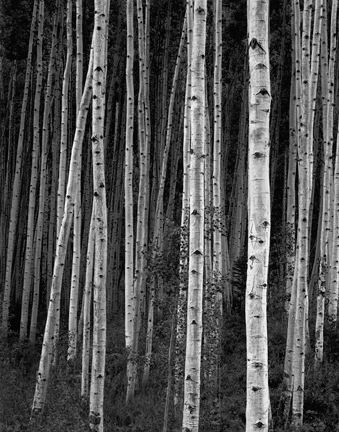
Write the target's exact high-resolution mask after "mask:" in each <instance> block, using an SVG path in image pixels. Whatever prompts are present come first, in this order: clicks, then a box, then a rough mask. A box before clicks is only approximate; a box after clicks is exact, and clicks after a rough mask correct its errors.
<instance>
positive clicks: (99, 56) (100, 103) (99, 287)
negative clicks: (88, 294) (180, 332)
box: [89, 0, 110, 432]
mask: <svg viewBox="0 0 339 432" xmlns="http://www.w3.org/2000/svg"><path fill="white" fill-rule="evenodd" d="M109 11H110V0H95V17H94V34H93V39H94V40H93V105H92V139H91V141H92V157H93V189H94V198H93V208H94V214H95V224H94V233H95V234H94V235H95V247H94V251H95V252H94V254H95V261H94V269H93V272H94V275H93V318H94V319H93V354H92V373H91V391H90V418H89V424H90V428H91V429H92V430H94V431H97V432H103V430H104V417H103V416H104V413H103V409H104V384H105V358H106V274H107V205H106V186H105V159H104V119H105V93H106V62H107V40H106V32H107V29H108V21H109Z"/></svg>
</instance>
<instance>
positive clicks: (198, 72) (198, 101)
mask: <svg viewBox="0 0 339 432" xmlns="http://www.w3.org/2000/svg"><path fill="white" fill-rule="evenodd" d="M206 20H207V1H206V0H196V1H195V2H194V24H193V37H192V39H193V43H192V61H191V83H192V94H191V127H192V135H191V138H192V140H191V160H190V185H189V187H190V221H189V270H188V293H187V339H186V359H185V378H184V412H183V422H182V430H183V431H189V432H198V430H199V412H200V366H201V345H202V297H203V271H204V210H205V209H204V139H205V137H204V116H205V45H206Z"/></svg>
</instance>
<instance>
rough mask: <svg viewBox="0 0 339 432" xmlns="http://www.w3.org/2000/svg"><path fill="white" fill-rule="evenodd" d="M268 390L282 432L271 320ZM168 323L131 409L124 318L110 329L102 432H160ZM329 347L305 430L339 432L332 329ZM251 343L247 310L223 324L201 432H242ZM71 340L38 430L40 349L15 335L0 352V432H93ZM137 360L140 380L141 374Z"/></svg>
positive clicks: (279, 361) (173, 422)
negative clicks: (214, 385) (34, 418)
mask: <svg viewBox="0 0 339 432" xmlns="http://www.w3.org/2000/svg"><path fill="white" fill-rule="evenodd" d="M269 322H271V324H270V325H269V364H270V367H269V385H270V398H271V408H272V415H273V420H274V426H275V427H274V430H275V431H276V432H281V431H282V430H283V425H282V424H281V423H282V422H281V420H280V419H279V417H278V413H279V401H280V395H281V384H282V378H283V362H284V355H285V333H286V324H285V323H284V320H283V319H282V320H279V319H276V320H275V321H274V320H272V319H269ZM169 334H170V320H167V321H166V320H165V322H163V323H162V324H161V325H158V326H157V327H156V331H155V336H154V352H155V354H154V357H153V359H152V368H151V375H150V382H149V385H148V386H147V388H146V389H141V388H139V389H137V392H136V397H135V402H134V404H133V405H132V406H130V407H128V408H127V407H126V405H125V394H126V381H125V370H126V353H125V350H124V330H123V320H122V319H116V318H115V319H112V320H110V321H109V324H108V341H107V357H106V360H107V361H106V372H107V375H106V382H105V383H106V384H105V407H104V409H105V431H108V432H115V431H119V432H121V431H126V432H127V431H130V432H143V431H145V432H146V431H147V432H162V430H163V421H164V410H165V400H166V389H167V373H168V345H169ZM326 334H327V336H326V340H325V343H326V346H327V347H328V350H327V354H326V358H325V363H324V367H323V370H322V371H321V373H320V374H318V375H317V376H315V375H314V373H313V367H312V363H313V358H312V355H309V358H308V359H307V370H306V385H305V410H304V428H303V431H304V432H339V427H338V424H339V372H338V371H339V336H338V331H337V330H336V329H335V328H333V327H330V326H328V328H327V332H326ZM245 341H246V338H245V322H244V312H243V311H238V312H237V313H234V314H233V315H230V316H229V317H227V319H225V322H224V326H223V343H222V347H221V352H222V354H221V359H222V362H221V368H220V382H219V383H218V393H217V394H215V393H214V394H211V393H210V391H209V390H208V389H207V388H206V386H205V385H204V383H203V384H202V393H201V414H200V432H226V431H229V432H243V431H245V410H246V343H245ZM66 346H67V344H66V337H65V336H64V337H63V336H61V343H60V347H59V356H58V358H59V362H58V364H57V365H56V367H55V368H54V369H53V372H52V376H51V382H50V384H49V388H48V397H47V404H46V407H45V410H44V413H43V416H42V419H41V422H40V424H37V423H35V424H32V423H31V422H30V413H31V406H32V401H33V394H34V387H35V374H36V370H37V368H38V362H39V356H40V352H41V345H40V346H36V347H33V346H30V345H29V344H28V343H19V342H18V340H17V334H13V333H12V334H11V336H10V338H9V341H8V342H4V341H2V342H1V347H0V370H1V382H0V431H1V432H19V431H27V432H57V431H58V432H59V431H64V430H67V431H68V432H80V431H85V430H88V404H86V403H84V402H83V401H81V398H80V373H81V364H80V360H79V362H78V363H76V364H75V365H74V366H73V368H72V370H70V369H69V368H68V367H67V364H66V350H67V348H66ZM142 366H143V364H142V357H141V358H140V375H141V372H142ZM168 431H169V432H179V431H181V428H180V418H179V419H175V418H174V417H173V413H171V415H170V417H169V428H168Z"/></svg>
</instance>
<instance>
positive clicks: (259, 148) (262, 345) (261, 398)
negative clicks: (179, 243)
mask: <svg viewBox="0 0 339 432" xmlns="http://www.w3.org/2000/svg"><path fill="white" fill-rule="evenodd" d="M247 7H248V9H247V11H248V15H247V20H248V21H247V22H248V42H249V73H250V82H249V94H248V98H249V105H248V106H249V149H248V262H247V283H246V341H247V342H246V344H247V406H246V432H250V431H256V430H257V429H258V428H261V429H262V430H268V427H269V425H268V422H269V409H270V400H269V390H268V350H267V311H266V306H267V304H266V298H267V286H268V285H267V284H268V279H267V275H268V259H269V250H270V231H271V213H270V178H269V160H270V158H269V136H270V135H269V113H270V104H271V88H270V65H269V53H268V2H261V1H258V0H249V1H248V3H247Z"/></svg>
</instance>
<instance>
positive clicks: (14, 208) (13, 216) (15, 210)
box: [2, 0, 38, 336]
mask: <svg viewBox="0 0 339 432" xmlns="http://www.w3.org/2000/svg"><path fill="white" fill-rule="evenodd" d="M37 10H38V0H34V5H33V13H32V22H31V29H30V36H29V42H28V56H27V63H26V72H25V84H24V91H23V99H22V105H21V115H20V129H19V138H18V146H17V153H16V164H15V174H14V181H13V188H12V203H11V213H10V222H9V229H8V231H9V232H8V241H7V255H6V275H5V285H4V292H3V300H2V330H3V334H4V336H7V332H8V315H9V303H10V295H11V282H12V271H13V255H14V248H15V235H16V230H17V225H18V217H19V203H20V191H21V181H22V176H21V166H22V152H23V142H24V136H25V121H26V111H27V104H28V97H29V85H30V77H31V72H32V71H31V69H32V51H33V50H32V48H33V37H34V30H35V26H36V21H37Z"/></svg>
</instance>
